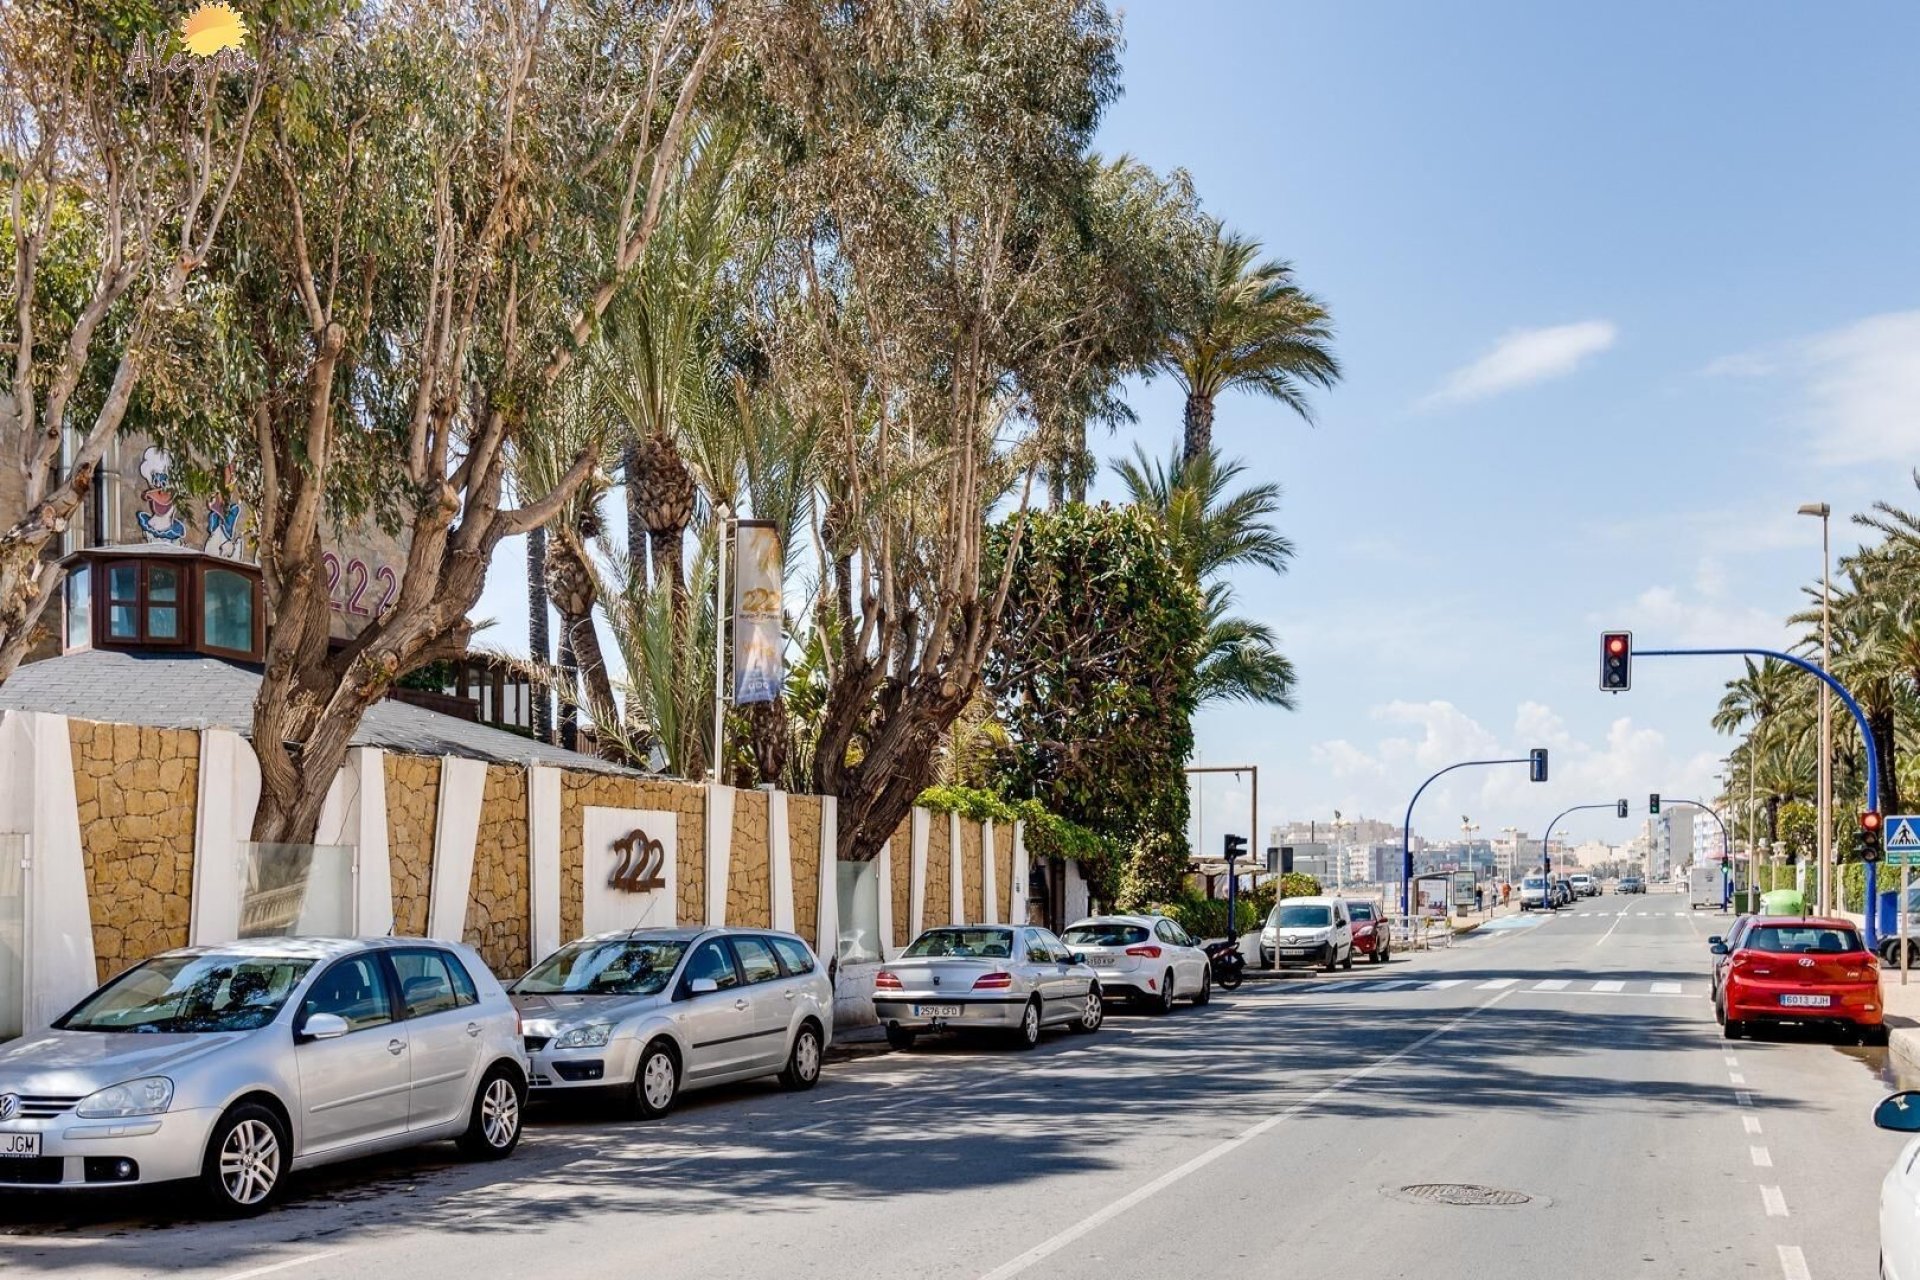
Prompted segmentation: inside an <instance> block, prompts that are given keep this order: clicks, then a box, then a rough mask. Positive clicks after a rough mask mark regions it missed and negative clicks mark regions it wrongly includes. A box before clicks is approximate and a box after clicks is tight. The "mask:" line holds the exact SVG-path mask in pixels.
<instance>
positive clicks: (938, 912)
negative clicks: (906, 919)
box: [921, 813, 953, 929]
mask: <svg viewBox="0 0 1920 1280" xmlns="http://www.w3.org/2000/svg"><path fill="white" fill-rule="evenodd" d="M952 844H953V819H952V818H950V817H948V816H947V815H946V814H944V813H932V814H928V815H927V899H926V903H925V906H924V907H923V908H922V910H923V912H924V914H923V915H922V916H921V920H922V923H924V924H925V926H926V927H927V928H929V929H931V928H933V927H934V926H935V925H937V924H952V923H953V897H952V890H951V889H950V888H949V887H948V884H949V877H950V876H951V874H952V872H953V851H952V848H951V846H952Z"/></svg>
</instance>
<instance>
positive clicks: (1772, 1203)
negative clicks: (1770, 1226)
mask: <svg viewBox="0 0 1920 1280" xmlns="http://www.w3.org/2000/svg"><path fill="white" fill-rule="evenodd" d="M1760 1203H1761V1204H1763V1205H1765V1206H1766V1207H1767V1216H1768V1217H1769V1218H1784V1217H1786V1216H1787V1198H1786V1196H1784V1195H1782V1194H1781V1192H1780V1188H1778V1187H1762V1188H1760Z"/></svg>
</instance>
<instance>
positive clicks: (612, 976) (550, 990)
mask: <svg viewBox="0 0 1920 1280" xmlns="http://www.w3.org/2000/svg"><path fill="white" fill-rule="evenodd" d="M686 953H687V944H686V943H684V942H679V941H676V940H672V939H659V938H615V939H611V940H601V941H594V940H593V939H591V938H588V939H583V940H581V941H579V942H570V943H568V944H567V945H566V946H564V947H562V948H560V949H559V950H558V951H556V952H554V953H553V954H552V955H550V956H548V957H547V958H546V959H545V960H542V961H541V962H540V963H539V964H537V965H535V966H534V967H533V970H532V972H530V973H528V974H527V976H526V977H524V978H522V979H520V981H518V982H516V983H514V984H513V989H514V990H515V991H516V992H518V993H520V994H521V995H547V996H557V995H561V994H563V993H564V994H575V995H594V996H652V995H658V994H660V992H662V991H664V990H666V987H667V979H669V978H671V977H672V976H673V971H674V969H675V968H677V967H678V966H679V964H680V957H681V956H683V955H685V954H686Z"/></svg>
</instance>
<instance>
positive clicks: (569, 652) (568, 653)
mask: <svg viewBox="0 0 1920 1280" xmlns="http://www.w3.org/2000/svg"><path fill="white" fill-rule="evenodd" d="M554 661H555V663H556V665H558V666H559V668H560V678H561V679H562V680H564V681H565V682H566V686H567V690H566V696H565V697H563V698H561V699H560V745H561V746H562V747H565V748H566V749H567V750H568V751H578V750H579V749H580V704H579V698H580V668H579V667H578V666H577V665H576V664H575V663H574V660H573V636H572V635H571V634H569V633H568V631H567V629H566V628H565V627H564V626H563V627H561V628H560V652H559V654H558V655H557V656H556V657H555V659H554Z"/></svg>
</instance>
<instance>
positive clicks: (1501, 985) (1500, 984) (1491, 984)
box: [1474, 978, 1520, 991]
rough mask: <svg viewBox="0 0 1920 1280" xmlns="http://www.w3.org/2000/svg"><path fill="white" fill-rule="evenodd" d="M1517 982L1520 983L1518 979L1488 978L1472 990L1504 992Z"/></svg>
mask: <svg viewBox="0 0 1920 1280" xmlns="http://www.w3.org/2000/svg"><path fill="white" fill-rule="evenodd" d="M1518 981H1520V979H1518V978H1488V979H1487V980H1486V981H1485V982H1483V983H1481V984H1480V985H1479V986H1477V987H1475V988H1474V990H1475V991H1504V990H1506V989H1507V988H1508V987H1510V986H1512V985H1513V984H1514V983H1516V982H1518Z"/></svg>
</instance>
